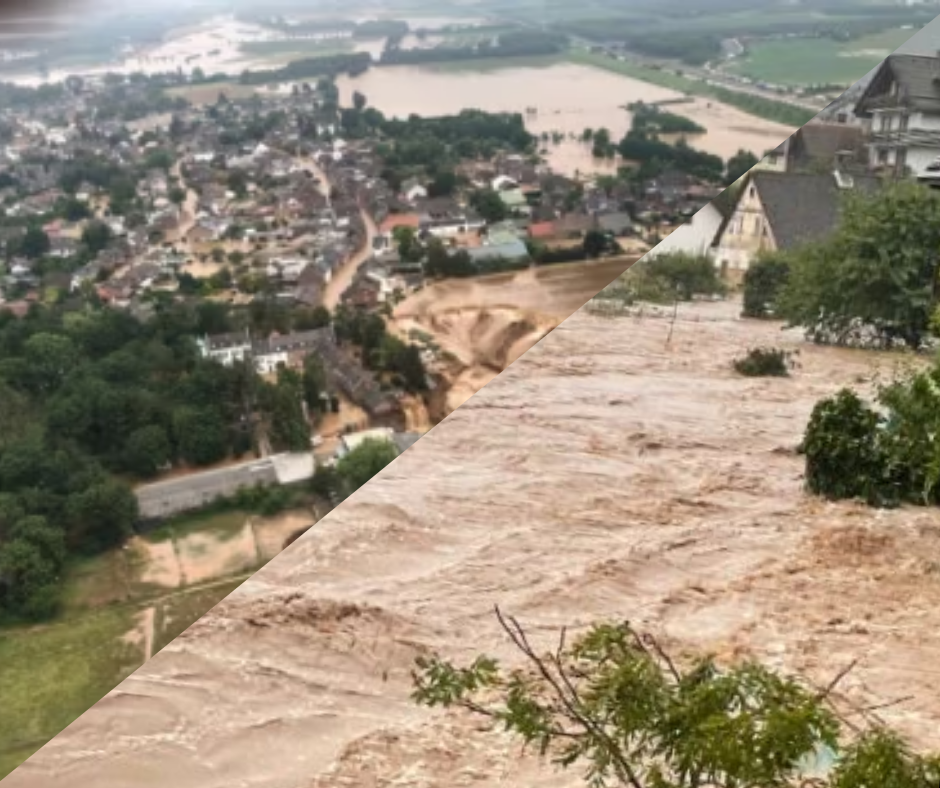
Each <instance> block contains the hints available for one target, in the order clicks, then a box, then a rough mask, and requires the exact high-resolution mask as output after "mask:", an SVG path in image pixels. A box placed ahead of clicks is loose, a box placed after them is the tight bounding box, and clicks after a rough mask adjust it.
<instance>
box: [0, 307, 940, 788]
mask: <svg viewBox="0 0 940 788" xmlns="http://www.w3.org/2000/svg"><path fill="white" fill-rule="evenodd" d="M739 308H740V307H739V305H737V304H733V303H719V304H703V305H694V306H683V307H682V308H681V309H680V310H679V316H678V320H677V323H676V325H675V329H674V333H673V336H672V342H671V344H669V345H667V342H666V339H667V336H668V334H669V325H668V322H669V321H668V320H667V319H664V318H658V317H655V316H651V315H650V314H648V313H647V314H646V316H644V317H642V318H636V317H626V318H604V317H600V316H596V315H592V314H589V313H587V311H585V310H582V311H581V312H578V313H577V314H576V315H574V316H573V317H571V318H570V319H569V320H567V321H565V322H564V323H563V324H562V325H561V326H560V327H559V328H557V329H556V330H555V331H554V332H552V333H551V334H550V335H549V336H548V337H546V338H545V339H544V340H543V341H542V342H540V343H539V344H538V345H536V346H535V347H534V348H533V349H532V350H531V351H530V352H528V353H527V354H525V355H524V356H523V357H522V358H521V359H519V360H518V361H517V362H516V363H515V364H514V365H513V366H511V367H510V368H509V369H508V370H507V371H506V372H505V373H504V374H503V375H501V376H500V377H499V378H497V379H496V380H495V381H493V383H492V384H490V385H489V386H487V387H486V388H485V389H484V390H483V391H481V392H480V393H479V394H478V395H477V396H476V397H474V398H473V399H471V400H470V401H469V402H468V403H467V404H466V405H465V406H464V407H462V408H461V409H459V410H458V411H456V412H455V413H454V414H453V415H451V416H450V417H449V418H448V419H447V420H446V421H445V422H444V423H443V424H441V425H440V426H439V427H437V428H435V429H434V430H432V431H431V432H430V433H429V434H428V435H427V436H426V437H424V438H423V439H422V440H421V441H420V442H419V443H418V444H417V446H416V447H414V448H413V449H412V450H410V451H408V452H407V453H406V454H405V455H403V456H402V457H401V458H400V459H398V460H397V461H396V462H395V463H393V464H392V465H391V466H389V467H388V468H387V469H386V470H385V471H383V472H382V473H381V474H380V475H379V476H378V477H377V478H376V479H374V480H373V481H372V482H371V483H370V484H368V485H367V486H366V487H365V488H363V489H362V490H360V491H359V493H357V494H356V495H355V496H353V498H351V499H350V500H349V501H348V502H347V503H345V504H344V505H343V506H341V507H340V508H339V509H337V510H336V511H334V512H333V513H332V514H331V515H329V516H327V517H326V518H325V519H323V520H322V521H320V523H318V525H317V526H316V527H314V528H313V529H311V530H310V531H308V532H307V533H306V534H305V535H304V536H302V537H301V538H300V539H299V540H298V541H297V542H295V543H294V544H293V545H292V546H291V547H290V548H288V549H287V550H286V551H285V552H283V553H281V555H280V556H278V557H277V558H275V559H274V560H273V561H272V562H271V563H269V564H268V565H267V566H266V567H265V568H264V569H262V570H261V571H259V572H258V573H257V574H256V575H255V576H254V577H253V578H252V579H251V580H249V581H248V582H247V583H245V584H244V585H243V586H242V587H241V588H240V589H239V590H238V591H236V592H235V593H234V594H232V595H231V596H230V597H229V598H228V599H227V600H226V601H225V602H223V603H222V604H221V605H220V606H219V607H216V608H215V609H214V610H213V611H212V612H211V613H210V614H208V615H207V616H206V617H205V618H203V619H202V620H201V621H200V622H199V623H197V624H196V625H195V626H194V627H193V628H191V629H190V630H189V631H188V632H186V633H185V634H184V635H183V636H182V637H180V638H179V639H177V640H176V641H174V642H173V643H172V644H171V645H170V646H168V647H167V648H166V649H165V650H164V651H162V652H161V653H159V654H158V655H157V656H155V657H154V658H153V659H152V660H151V661H150V662H149V663H147V665H146V666H145V667H143V668H142V669H141V670H139V671H138V672H137V673H136V674H135V675H134V676H132V677H131V678H129V679H127V680H126V681H125V682H124V683H123V684H122V685H121V686H120V687H118V688H117V689H116V690H115V691H114V692H112V693H111V694H110V695H108V696H107V697H106V698H105V699H103V700H102V701H101V702H100V703H98V704H97V705H96V706H95V707H94V708H93V709H92V710H91V711H90V712H88V713H87V714H85V715H84V716H83V717H82V718H81V719H79V720H78V721H77V722H76V723H75V724H73V725H72V726H71V727H70V728H69V729H68V730H66V731H65V732H64V733H63V734H62V735H60V736H59V737H57V738H56V739H55V740H54V741H53V742H51V743H50V744H49V745H47V746H46V747H45V748H44V749H43V750H42V751H40V752H39V753H38V754H37V755H36V756H34V757H33V758H32V759H31V760H30V761H29V762H27V763H26V764H25V765H24V766H23V767H22V768H20V769H19V770H18V771H16V772H15V773H14V774H13V775H12V776H10V777H8V778H7V779H6V780H5V782H4V788H117V786H122V787H123V786H127V785H133V786H135V788H235V786H252V787H253V788H310V787H311V786H314V787H316V788H327V787H328V786H329V788H336V787H337V786H349V788H353V787H355V788H378V787H379V786H393V785H402V786H404V785H407V786H409V788H422V787H423V788H450V787H451V786H455V785H461V786H473V785H479V786H495V785H506V786H509V785H511V786H516V787H517V788H569V787H570V788H574V787H575V786H578V788H580V786H582V785H583V779H582V776H581V774H580V772H579V771H577V770H574V771H571V772H568V773H559V772H555V771H554V770H553V769H552V768H551V767H550V766H548V765H544V764H540V763H539V762H538V761H537V760H536V759H535V758H534V756H528V755H527V756H522V755H520V751H519V746H518V744H517V743H515V742H513V741H512V740H509V739H507V738H505V737H504V736H503V735H502V734H500V733H498V732H493V731H487V730H486V727H485V726H484V725H481V724H480V722H479V721H478V720H471V719H468V718H467V717H465V716H463V715H462V714H459V713H449V712H431V711H427V710H424V709H418V708H415V707H414V706H413V705H412V703H411V702H410V701H409V692H410V688H411V687H410V680H409V670H410V668H411V666H412V663H413V660H414V658H415V656H417V655H419V654H423V653H427V652H429V651H437V652H439V653H441V654H443V655H445V656H450V657H454V658H458V659H461V660H465V659H470V658H472V657H473V656H475V655H476V654H477V653H478V652H480V651H486V652H490V653H493V654H495V655H496V656H498V657H502V658H504V659H506V660H507V661H508V662H509V663H510V664H512V663H514V662H516V661H517V660H518V656H517V655H516V654H515V652H514V651H513V650H512V649H511V647H510V646H509V645H508V644H507V642H506V640H505V638H504V637H502V636H501V633H500V631H499V629H498V627H497V626H496V623H495V621H494V620H493V616H492V609H493V606H494V604H497V603H498V604H499V605H500V606H502V607H503V609H504V610H506V611H507V612H510V613H512V614H515V615H517V616H519V617H520V618H521V620H522V621H523V622H524V623H525V624H527V625H528V626H529V628H530V630H531V634H532V637H533V639H534V640H535V642H536V643H537V644H538V645H539V646H545V647H547V646H549V645H550V644H552V643H553V642H554V638H555V637H556V636H557V633H558V629H559V627H561V626H562V625H570V626H572V627H574V628H575V629H576V630H577V629H579V628H581V627H583V626H586V625H588V624H590V623H591V622H594V621H597V620H598V619H617V620H623V619H629V620H631V621H633V622H634V623H636V624H637V625H639V626H641V627H643V628H645V629H648V630H651V631H653V632H656V633H658V634H659V635H660V636H661V637H662V638H663V640H664V642H665V643H666V644H668V645H669V646H670V647H671V648H672V649H678V650H682V649H685V648H688V649H696V650H709V651H713V652H714V653H716V654H717V655H718V656H719V658H722V659H728V658H735V657H745V656H755V657H758V658H760V659H761V660H764V661H765V662H767V663H769V664H771V665H773V666H776V667H779V668H782V669H785V670H796V671H800V672H801V673H802V674H804V675H805V676H807V677H808V678H810V679H811V680H813V681H814V682H817V683H819V684H823V683H826V682H828V680H829V679H831V678H832V677H833V676H834V675H835V674H836V673H837V672H838V671H839V670H841V669H842V668H844V667H845V666H846V665H847V664H849V662H851V661H852V660H854V659H858V660H859V665H858V666H857V668H856V669H855V670H853V671H852V672H851V673H849V675H848V676H847V677H846V678H845V680H844V682H843V683H842V684H840V687H841V690H840V692H843V693H845V694H846V695H848V696H850V697H851V698H852V699H853V700H854V701H855V702H858V703H864V704H866V705H868V704H876V703H887V702H889V701H892V700H896V699H899V698H903V697H906V696H909V695H910V696H913V699H912V700H909V701H906V702H904V703H900V704H898V705H894V706H891V707H890V708H888V709H886V710H885V711H883V712H882V714H883V716H884V718H885V719H887V720H888V721H890V722H891V723H893V724H895V725H897V726H898V727H899V728H900V729H901V730H902V731H903V732H904V733H906V734H907V735H909V736H910V737H911V738H912V740H913V742H914V743H915V744H917V745H925V746H932V747H940V684H938V682H937V681H936V672H937V669H936V667H935V663H936V655H937V654H938V653H940V573H938V571H937V562H936V561H937V559H936V556H937V555H938V552H940V513H938V512H937V511H936V510H929V509H917V508H901V509H898V510H894V511H873V510H870V509H867V508H865V507H862V506H859V505H855V504H851V503H841V504H829V503H825V502H823V501H820V500H817V499H814V498H811V497H808V496H806V495H805V494H804V492H803V489H802V478H801V473H802V462H801V459H800V457H798V456H797V454H796V452H795V447H796V446H797V445H798V444H799V441H800V439H801V436H802V432H803V428H804V425H805V422H806V419H807V417H808V415H809V413H810V411H811V409H812V407H813V404H814V403H815V402H816V401H817V399H818V398H820V397H822V396H824V395H828V394H830V393H832V392H834V391H836V390H837V389H839V388H840V387H842V386H844V385H853V386H855V385H858V386H863V387H864V386H867V385H869V384H870V382H871V381H872V380H873V379H874V376H875V375H876V374H881V375H885V374H890V373H891V369H892V367H893V366H894V364H896V363H897V359H896V358H895V357H892V356H887V355H878V354H872V353H862V352H857V353H855V352H847V351H836V350H830V349H820V348H814V347H807V346H804V345H803V343H802V341H801V340H800V338H799V337H798V336H794V335H793V334H790V333H783V332H781V329H780V326H779V325H775V324H771V323H755V322H750V321H742V320H740V319H738V318H737V314H738V311H739ZM755 345H776V346H779V347H790V348H796V347H800V348H801V351H802V352H801V355H800V364H801V366H800V368H799V369H798V370H797V371H796V372H795V374H794V376H793V377H792V378H790V379H758V380H755V379H745V378H741V377H738V376H736V375H735V373H734V372H732V371H731V367H730V365H731V362H732V360H733V359H734V358H736V357H737V356H739V355H740V354H742V353H743V352H744V351H745V350H746V349H747V348H749V347H752V346H755Z"/></svg>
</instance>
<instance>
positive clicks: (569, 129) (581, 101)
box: [337, 63, 794, 175]
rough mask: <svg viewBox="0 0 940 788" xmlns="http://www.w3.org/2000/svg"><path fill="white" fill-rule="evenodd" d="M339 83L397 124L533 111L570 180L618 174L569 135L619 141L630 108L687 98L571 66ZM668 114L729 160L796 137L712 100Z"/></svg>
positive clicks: (379, 72)
mask: <svg viewBox="0 0 940 788" xmlns="http://www.w3.org/2000/svg"><path fill="white" fill-rule="evenodd" d="M337 84H338V85H339V88H340V98H341V101H342V102H343V103H344V104H351V102H352V93H353V91H354V90H358V91H360V92H362V93H363V94H365V96H366V97H367V98H368V99H369V102H370V104H371V105H372V106H374V107H376V108H378V109H380V110H381V111H382V112H384V113H385V114H386V115H389V116H393V117H407V116H408V115H410V114H412V113H416V114H418V115H427V116H433V115H447V114H452V113H457V112H460V111H461V110H462V109H467V108H475V109H483V110H488V111H490V112H520V113H524V112H525V110H526V108H527V107H534V108H535V109H537V110H538V113H537V114H536V115H530V116H528V117H527V120H526V123H527V127H528V129H529V131H530V132H532V133H534V134H541V133H542V132H548V133H549V134H551V133H552V132H561V133H563V134H565V135H566V139H565V141H564V142H563V143H561V144H560V145H554V144H549V145H548V154H547V158H548V162H549V164H550V165H551V166H552V167H553V168H554V169H555V170H557V171H558V172H563V173H566V174H568V175H574V174H575V172H576V171H578V170H580V171H581V172H592V171H602V170H605V169H608V170H609V169H616V166H615V165H612V164H609V163H604V162H598V161H596V160H595V159H593V157H592V156H591V149H590V146H587V145H584V144H582V143H581V142H579V141H577V140H573V139H571V138H570V136H569V135H571V134H574V135H577V136H578V137H580V135H581V133H582V132H583V131H584V129H585V128H591V129H598V128H602V127H603V128H607V129H608V130H609V131H610V132H611V137H612V138H613V139H614V140H619V139H620V138H621V137H623V135H624V134H625V133H626V132H627V130H628V129H629V128H630V123H631V115H630V113H629V112H628V111H627V110H625V109H623V107H625V106H626V105H627V104H630V103H633V102H636V101H645V102H654V101H663V100H668V99H677V98H681V97H682V94H681V93H679V92H677V91H675V90H670V89H668V88H662V87H658V86H657V85H652V84H650V83H648V82H642V81H640V80H637V79H631V78H630V77H626V76H622V75H620V74H614V73H611V72H608V71H602V70H600V69H596V68H591V67H588V66H582V65H578V64H573V63H559V64H555V65H551V66H548V67H544V68H537V67H524V68H509V67H507V68H505V69H500V70H496V71H471V70H466V71H464V70H435V69H433V68H430V67H425V68H419V67H413V66H395V67H382V68H373V69H370V70H369V71H367V72H366V73H365V74H363V75H361V76H359V77H355V78H350V77H348V76H341V77H340V78H339V79H338V80H337ZM669 110H670V111H671V112H675V113H678V114H680V115H685V116H686V117H689V118H691V119H692V120H694V121H696V122H697V123H699V124H700V125H702V126H704V127H705V128H706V129H707V132H706V133H705V134H703V135H699V136H695V137H693V138H691V144H692V145H693V146H694V147H697V148H700V149H702V150H706V151H708V152H709V153H714V154H717V155H719V156H721V157H722V158H723V159H727V158H729V157H731V156H733V155H734V154H735V153H737V152H738V150H739V149H740V148H744V149H745V150H750V151H752V152H753V153H755V154H756V155H757V156H762V155H763V154H764V152H765V151H766V150H768V149H771V148H775V147H776V146H777V145H778V144H779V143H780V142H782V141H783V140H784V139H786V138H787V137H788V136H789V135H790V134H792V133H793V131H794V129H793V128H792V127H790V126H785V125H783V124H780V123H774V122H772V121H768V120H763V119H761V118H757V117H755V116H753V115H748V114H746V113H745V112H742V111H741V110H739V109H736V108H734V107H731V106H728V105H726V104H721V103H719V102H716V101H709V100H706V99H700V98H696V99H694V100H693V101H689V102H687V103H678V104H674V105H672V106H670V107H669Z"/></svg>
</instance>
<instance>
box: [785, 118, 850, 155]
mask: <svg viewBox="0 0 940 788" xmlns="http://www.w3.org/2000/svg"><path fill="white" fill-rule="evenodd" d="M864 150H865V132H864V131H863V130H862V129H861V128H860V127H858V126H849V125H847V124H845V123H808V124H807V125H805V126H803V128H801V129H797V131H796V132H795V133H794V134H793V136H792V137H791V138H790V155H791V156H793V157H798V158H805V159H815V160H821V161H825V162H829V163H831V162H834V161H835V159H836V154H838V153H840V152H842V151H846V152H851V153H852V154H853V156H855V157H860V156H861V155H862V153H863V151H864Z"/></svg>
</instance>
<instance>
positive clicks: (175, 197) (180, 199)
mask: <svg viewBox="0 0 940 788" xmlns="http://www.w3.org/2000/svg"><path fill="white" fill-rule="evenodd" d="M170 202H171V203H173V205H175V206H176V211H177V213H179V210H180V208H182V207H183V204H184V203H185V202H186V190H185V189H182V188H180V187H179V186H174V187H173V188H172V189H170Z"/></svg>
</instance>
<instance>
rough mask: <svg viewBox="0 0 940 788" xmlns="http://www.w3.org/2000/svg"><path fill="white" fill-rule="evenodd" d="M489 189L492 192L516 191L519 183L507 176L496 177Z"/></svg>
mask: <svg viewBox="0 0 940 788" xmlns="http://www.w3.org/2000/svg"><path fill="white" fill-rule="evenodd" d="M490 187H491V188H492V189H493V191H494V192H501V191H504V190H506V189H518V188H519V183H518V181H516V180H515V179H514V178H510V177H509V176H508V175H497V176H496V177H495V178H493V181H492V183H491V184H490Z"/></svg>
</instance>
